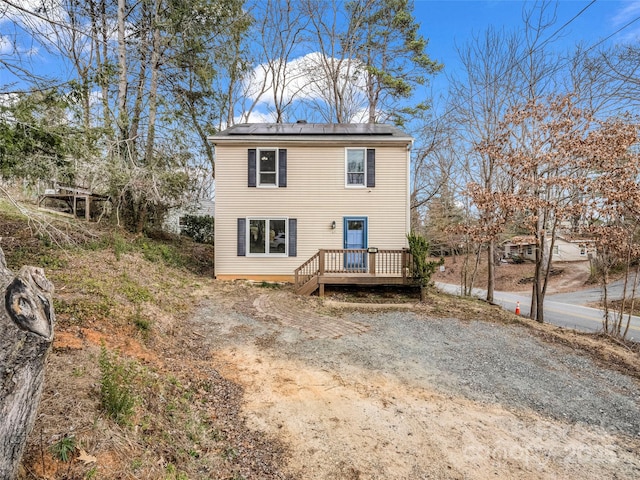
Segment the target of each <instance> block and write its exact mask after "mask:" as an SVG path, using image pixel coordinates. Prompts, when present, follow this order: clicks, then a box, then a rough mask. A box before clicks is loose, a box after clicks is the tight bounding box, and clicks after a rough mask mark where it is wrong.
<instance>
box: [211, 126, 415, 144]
mask: <svg viewBox="0 0 640 480" xmlns="http://www.w3.org/2000/svg"><path fill="white" fill-rule="evenodd" d="M328 138H330V139H333V140H336V141H365V142H375V143H378V142H389V143H405V144H411V142H412V141H413V138H412V137H411V136H410V135H407V134H406V133H404V132H403V131H402V130H400V129H399V128H397V127H394V126H392V125H386V124H380V123H375V124H372V123H303V122H300V123H242V124H239V125H233V126H231V127H229V128H227V129H226V130H223V131H222V132H219V133H217V134H215V135H214V136H212V137H209V140H210V141H211V142H212V143H214V144H216V143H226V142H259V141H268V140H276V141H278V140H287V141H294V142H305V141H306V142H317V141H326V140H327V139H328Z"/></svg>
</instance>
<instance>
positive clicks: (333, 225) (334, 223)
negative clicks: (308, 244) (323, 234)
mask: <svg viewBox="0 0 640 480" xmlns="http://www.w3.org/2000/svg"><path fill="white" fill-rule="evenodd" d="M335 229H336V221H335V220H334V221H333V222H331V230H335Z"/></svg>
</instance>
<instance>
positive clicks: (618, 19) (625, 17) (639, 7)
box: [611, 1, 640, 27]
mask: <svg viewBox="0 0 640 480" xmlns="http://www.w3.org/2000/svg"><path fill="white" fill-rule="evenodd" d="M638 16H640V2H638V1H631V2H626V3H625V5H624V7H622V9H620V10H619V11H618V12H616V13H615V14H614V15H613V16H612V17H611V23H612V25H613V27H622V26H623V25H626V24H627V23H629V22H630V21H632V20H633V19H635V18H637V17H638Z"/></svg>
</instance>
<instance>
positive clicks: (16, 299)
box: [0, 249, 54, 480]
mask: <svg viewBox="0 0 640 480" xmlns="http://www.w3.org/2000/svg"><path fill="white" fill-rule="evenodd" d="M0 288H1V289H0V291H1V292H4V299H5V301H4V303H3V304H2V306H0V478H1V479H3V480H4V479H13V478H15V477H16V475H17V470H18V466H19V464H20V460H21V458H22V454H23V452H24V447H25V445H26V441H27V436H28V435H29V433H30V432H31V429H32V428H33V424H34V423H35V419H36V412H37V409H38V404H39V402H40V395H41V393H42V386H43V383H44V366H45V362H46V359H47V356H48V354H49V351H50V350H51V344H52V342H53V324H54V313H53V302H52V294H53V285H52V284H51V282H49V280H47V278H46V277H45V276H44V271H43V270H42V269H41V268H36V267H22V268H21V269H20V271H19V272H18V274H17V275H14V274H13V273H12V272H11V270H9V269H8V268H7V263H6V261H5V258H4V253H3V252H2V249H0Z"/></svg>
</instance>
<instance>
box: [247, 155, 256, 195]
mask: <svg viewBox="0 0 640 480" xmlns="http://www.w3.org/2000/svg"><path fill="white" fill-rule="evenodd" d="M248 157H249V174H248V177H249V178H248V184H249V186H250V187H255V186H256V149H255V148H250V149H249V154H248Z"/></svg>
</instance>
